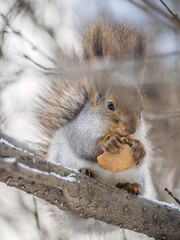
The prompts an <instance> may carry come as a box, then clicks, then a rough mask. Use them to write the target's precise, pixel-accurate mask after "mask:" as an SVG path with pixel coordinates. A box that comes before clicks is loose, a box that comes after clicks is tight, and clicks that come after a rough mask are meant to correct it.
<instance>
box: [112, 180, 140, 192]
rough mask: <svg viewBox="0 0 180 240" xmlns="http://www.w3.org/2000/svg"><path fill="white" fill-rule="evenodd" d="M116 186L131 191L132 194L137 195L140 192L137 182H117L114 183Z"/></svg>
mask: <svg viewBox="0 0 180 240" xmlns="http://www.w3.org/2000/svg"><path fill="white" fill-rule="evenodd" d="M116 187H117V188H120V189H122V188H123V189H124V190H126V191H127V192H128V193H132V194H133V195H138V194H140V192H141V187H140V185H139V184H138V183H133V184H131V183H125V184H121V183H118V184H117V185H116Z"/></svg>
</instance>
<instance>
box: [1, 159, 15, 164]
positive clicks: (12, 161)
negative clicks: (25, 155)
mask: <svg viewBox="0 0 180 240" xmlns="http://www.w3.org/2000/svg"><path fill="white" fill-rule="evenodd" d="M3 160H4V161H5V162H9V163H15V162H16V158H3Z"/></svg>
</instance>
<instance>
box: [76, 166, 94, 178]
mask: <svg viewBox="0 0 180 240" xmlns="http://www.w3.org/2000/svg"><path fill="white" fill-rule="evenodd" d="M78 171H79V172H80V173H82V174H84V175H86V176H88V177H90V178H94V174H93V173H92V171H91V170H90V169H89V168H80V169H79V170H78Z"/></svg>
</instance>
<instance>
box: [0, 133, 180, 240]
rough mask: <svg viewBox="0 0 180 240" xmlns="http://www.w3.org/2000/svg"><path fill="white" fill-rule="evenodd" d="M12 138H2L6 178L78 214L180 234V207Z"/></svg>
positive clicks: (0, 157)
mask: <svg viewBox="0 0 180 240" xmlns="http://www.w3.org/2000/svg"><path fill="white" fill-rule="evenodd" d="M9 140H10V138H6V136H3V137H1V138H0V181H1V182H4V183H6V184H7V185H8V186H12V187H16V188H18V189H21V190H23V191H25V192H27V193H29V194H32V195H35V196H37V197H39V198H41V199H44V200H45V201H47V202H49V203H51V204H53V205H55V206H57V207H58V208H59V209H62V210H66V211H70V212H71V213H73V214H75V215H77V216H81V217H84V218H94V219H97V220H101V221H104V222H107V223H110V224H113V225H116V226H119V227H121V228H124V229H130V230H133V231H136V232H140V233H144V234H146V235H148V236H149V237H154V238H155V239H173V240H176V239H179V236H180V209H178V208H175V207H171V206H170V205H168V204H166V203H161V202H158V201H151V200H148V199H145V198H143V197H134V196H131V195H129V194H127V193H125V192H124V191H123V190H119V189H117V188H115V187H111V186H108V185H104V184H101V183H98V182H97V181H95V180H94V179H91V178H88V177H86V176H84V175H82V174H80V173H78V172H76V171H73V170H70V169H66V168H63V167H62V166H59V165H57V164H54V163H50V162H48V161H45V160H42V159H40V158H39V157H36V156H35V155H34V154H32V153H28V152H27V151H25V150H22V149H20V146H19V145H18V144H15V143H14V142H13V144H12V141H11V142H10V141H9ZM23 149H24V148H23Z"/></svg>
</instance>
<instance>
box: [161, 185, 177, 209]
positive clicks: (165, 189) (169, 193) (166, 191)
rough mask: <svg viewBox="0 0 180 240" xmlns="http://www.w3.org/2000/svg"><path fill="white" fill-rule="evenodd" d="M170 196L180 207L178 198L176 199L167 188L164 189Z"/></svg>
mask: <svg viewBox="0 0 180 240" xmlns="http://www.w3.org/2000/svg"><path fill="white" fill-rule="evenodd" d="M164 190H165V191H166V192H168V194H169V195H170V196H171V197H172V198H173V199H174V200H175V201H176V202H177V203H178V204H179V205H180V201H179V199H178V198H176V197H175V196H174V195H173V193H172V192H170V191H169V190H168V189H167V188H165V189H164Z"/></svg>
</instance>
